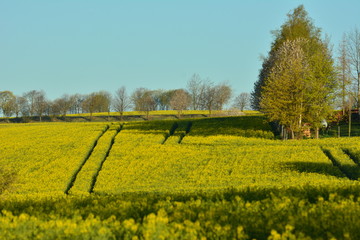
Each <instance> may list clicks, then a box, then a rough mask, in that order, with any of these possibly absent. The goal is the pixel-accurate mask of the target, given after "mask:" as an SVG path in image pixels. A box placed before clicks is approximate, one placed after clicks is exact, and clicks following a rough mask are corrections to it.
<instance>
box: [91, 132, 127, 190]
mask: <svg viewBox="0 0 360 240" xmlns="http://www.w3.org/2000/svg"><path fill="white" fill-rule="evenodd" d="M123 126H124V125H120V127H119V128H118V129H117V131H116V133H115V134H114V136H113V137H112V138H111V143H110V146H109V148H108V150H107V151H106V154H105V157H104V158H103V159H102V160H101V162H100V165H99V168H98V170H97V171H96V173H95V174H94V176H93V177H92V179H91V184H90V189H89V193H93V192H94V187H95V184H96V181H97V178H98V176H99V174H100V171H101V170H102V167H103V165H104V163H105V161H106V159H107V158H108V157H109V155H110V151H111V149H112V147H113V145H114V143H115V138H116V136H117V135H118V134H119V133H120V131H121V130H122V128H123Z"/></svg>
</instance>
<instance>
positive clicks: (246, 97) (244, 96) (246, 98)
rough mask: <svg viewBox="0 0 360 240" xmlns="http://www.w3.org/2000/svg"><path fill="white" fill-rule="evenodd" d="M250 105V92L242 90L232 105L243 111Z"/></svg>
mask: <svg viewBox="0 0 360 240" xmlns="http://www.w3.org/2000/svg"><path fill="white" fill-rule="evenodd" d="M249 106H250V93H247V92H242V93H240V94H239V96H237V97H236V98H235V100H234V107H235V108H238V109H239V110H240V111H244V109H247V108H248V107H249Z"/></svg>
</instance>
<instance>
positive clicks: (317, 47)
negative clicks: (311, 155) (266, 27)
mask: <svg viewBox="0 0 360 240" xmlns="http://www.w3.org/2000/svg"><path fill="white" fill-rule="evenodd" d="M273 34H274V36H275V40H274V42H273V43H272V47H271V50H270V52H269V55H268V56H267V57H266V58H264V62H263V66H262V69H261V70H260V74H259V79H258V81H257V82H256V83H255V85H254V91H253V92H252V96H251V97H252V99H251V100H252V106H253V108H255V109H260V110H262V111H264V112H266V113H267V114H268V116H269V120H271V121H277V122H279V123H280V124H281V125H283V126H285V127H286V128H288V129H289V130H290V132H291V133H292V134H291V136H292V137H295V136H297V137H300V136H301V131H302V129H303V127H304V123H307V124H310V125H311V127H312V128H314V129H315V132H316V133H318V129H319V127H320V126H321V121H322V120H323V119H325V118H326V117H327V116H328V115H329V114H330V111H331V107H330V106H331V101H332V92H333V90H334V88H335V81H336V74H335V69H334V66H333V59H332V57H331V52H330V50H329V46H328V42H327V41H326V40H322V39H321V30H320V29H319V28H317V27H315V26H314V24H313V23H312V20H311V19H310V18H309V17H308V14H307V12H306V11H305V8H304V6H302V5H301V6H299V7H297V8H296V9H294V10H293V12H292V13H291V14H288V19H287V21H286V22H285V23H284V24H283V25H282V26H281V28H280V30H277V31H273ZM316 136H318V134H316Z"/></svg>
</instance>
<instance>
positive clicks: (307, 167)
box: [282, 161, 346, 178]
mask: <svg viewBox="0 0 360 240" xmlns="http://www.w3.org/2000/svg"><path fill="white" fill-rule="evenodd" d="M282 168H285V169H287V170H292V171H297V172H299V173H318V174H323V175H327V176H334V177H338V178H346V175H345V174H343V173H342V172H341V171H340V169H339V168H337V167H335V166H334V165H333V164H332V163H317V162H300V161H299V162H289V163H286V164H285V166H284V165H282Z"/></svg>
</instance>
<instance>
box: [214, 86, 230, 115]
mask: <svg viewBox="0 0 360 240" xmlns="http://www.w3.org/2000/svg"><path fill="white" fill-rule="evenodd" d="M215 94H216V96H215V105H216V109H217V110H223V107H224V105H225V104H227V103H228V102H229V100H230V98H231V95H232V89H231V87H230V85H229V84H227V83H221V84H219V85H217V86H215Z"/></svg>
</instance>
